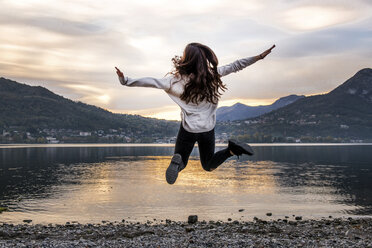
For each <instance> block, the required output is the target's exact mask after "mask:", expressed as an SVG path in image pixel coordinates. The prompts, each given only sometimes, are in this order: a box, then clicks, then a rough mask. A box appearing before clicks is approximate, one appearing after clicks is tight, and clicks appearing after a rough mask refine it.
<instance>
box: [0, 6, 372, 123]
mask: <svg viewBox="0 0 372 248" xmlns="http://www.w3.org/2000/svg"><path fill="white" fill-rule="evenodd" d="M1 6H2V8H1V9H0V32H1V33H2V34H3V35H1V36H0V54H1V56H0V76H1V77H5V78H9V79H12V80H15V81H18V82H21V83H26V84H30V85H41V86H44V87H46V88H48V89H49V90H51V91H53V92H55V93H57V94H60V95H62V96H64V97H66V98H69V99H72V100H75V101H82V102H85V103H88V104H93V105H96V106H99V107H102V108H104V109H108V110H112V111H114V112H118V113H130V114H140V115H144V116H149V117H156V118H165V119H171V120H179V118H180V114H179V109H178V107H177V106H176V105H175V104H174V103H173V101H172V100H171V99H170V98H169V97H168V96H167V94H165V93H164V92H162V91H161V90H157V89H151V88H128V87H123V86H122V85H120V84H119V81H118V79H117V76H116V74H115V70H114V67H115V66H118V67H119V68H121V70H123V72H124V74H125V75H126V76H129V77H132V78H138V77H147V76H150V77H156V78H161V77H164V76H165V75H166V74H167V73H168V72H170V71H171V70H172V62H171V58H172V57H173V56H175V55H181V54H182V52H183V49H184V47H185V45H186V44H188V43H189V42H194V41H197V42H201V43H205V44H207V45H208V46H210V47H211V48H212V49H213V50H214V51H215V53H216V54H217V56H218V58H219V64H220V65H224V64H227V63H231V62H232V61H234V60H236V59H239V58H242V57H248V56H254V55H257V54H259V53H261V52H262V51H263V50H264V49H267V48H268V47H270V46H271V45H272V44H276V46H277V47H276V48H275V49H274V51H273V53H272V54H270V55H269V56H268V57H267V58H266V59H265V60H264V61H260V62H257V63H256V64H254V65H252V66H250V67H249V68H247V69H245V70H244V71H242V72H239V73H236V74H233V75H229V76H227V77H225V78H223V81H224V82H225V83H226V85H227V87H228V90H227V91H226V92H225V93H224V95H223V96H222V98H221V100H220V102H219V106H231V105H233V104H235V103H236V102H240V103H243V104H247V105H251V106H257V105H267V104H271V103H272V102H274V101H275V100H276V99H278V98H280V97H283V96H287V95H290V94H297V95H313V94H318V93H321V92H328V91H330V90H332V89H333V88H335V87H336V86H337V85H339V84H341V83H342V82H343V81H344V80H345V79H346V78H349V77H351V76H352V75H353V74H354V73H355V72H356V71H358V70H360V69H362V68H365V67H370V66H371V65H370V57H371V56H372V54H371V49H370V41H371V39H372V34H371V23H372V22H371V20H372V14H371V13H372V5H371V4H370V3H369V2H367V1H363V0H357V1H333V0H327V1H321V2H316V3H311V4H309V2H308V1H296V2H293V1H290V2H288V1H273V0H269V1H265V2H262V1H257V0H250V1H243V0H236V1H227V0H218V1H215V0H208V1H202V2H200V1H177V2H175V1H170V0H157V1H148V0H142V1H118V0H114V1H110V3H106V2H102V1H88V0H76V1H38V0H23V1H10V0H5V1H1ZM15 13H17V14H15Z"/></svg>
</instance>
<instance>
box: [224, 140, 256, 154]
mask: <svg viewBox="0 0 372 248" xmlns="http://www.w3.org/2000/svg"><path fill="white" fill-rule="evenodd" d="M228 148H229V150H230V151H232V152H233V153H234V154H235V155H237V156H240V155H242V154H247V155H249V156H252V155H253V154H254V152H253V149H252V147H250V146H249V145H247V144H246V143H243V142H240V141H237V140H233V139H231V140H229V146H228Z"/></svg>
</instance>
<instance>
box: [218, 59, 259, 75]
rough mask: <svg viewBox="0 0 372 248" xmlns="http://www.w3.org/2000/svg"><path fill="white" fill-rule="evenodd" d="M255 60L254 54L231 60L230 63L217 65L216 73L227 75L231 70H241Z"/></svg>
mask: <svg viewBox="0 0 372 248" xmlns="http://www.w3.org/2000/svg"><path fill="white" fill-rule="evenodd" d="M256 61H257V59H256V56H254V57H247V58H243V59H238V60H236V61H234V62H232V63H231V64H228V65H224V66H220V67H218V68H217V71H218V74H220V76H221V77H223V76H226V75H229V74H230V73H232V72H237V71H240V70H243V69H244V68H246V67H247V66H249V65H251V64H253V63H255V62H256Z"/></svg>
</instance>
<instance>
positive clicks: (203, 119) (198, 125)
mask: <svg viewBox="0 0 372 248" xmlns="http://www.w3.org/2000/svg"><path fill="white" fill-rule="evenodd" d="M256 61H257V60H256V59H255V57H248V58H243V59H239V60H236V61H234V62H233V63H231V64H228V65H225V66H221V67H218V68H217V71H218V73H219V74H220V75H221V77H223V76H226V75H228V74H230V73H232V72H237V71H240V70H242V69H244V68H246V67H247V66H249V65H251V64H253V63H255V62H256ZM119 80H120V83H121V84H122V85H125V86H129V87H151V88H157V89H163V90H164V91H165V92H166V93H167V94H168V95H169V97H170V98H171V99H172V100H173V101H174V102H175V103H177V104H178V106H180V108H181V121H182V126H183V128H184V129H185V130H186V131H189V132H191V133H202V132H208V131H210V130H212V129H213V128H214V127H215V125H216V110H217V104H213V103H210V102H207V101H206V100H204V101H202V102H199V103H198V104H195V103H192V102H189V103H188V104H186V102H185V101H183V100H181V99H180V96H181V95H182V93H183V91H184V88H185V84H186V83H187V82H188V78H179V77H175V76H174V75H170V76H167V77H164V78H161V79H157V78H152V77H144V78H136V79H133V78H129V77H125V78H123V77H119Z"/></svg>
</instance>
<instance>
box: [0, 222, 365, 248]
mask: <svg viewBox="0 0 372 248" xmlns="http://www.w3.org/2000/svg"><path fill="white" fill-rule="evenodd" d="M9 246H19V247H297V246H301V247H371V246H372V219H371V218H361V219H351V218H349V219H332V220H330V219H322V220H300V221H287V219H284V220H278V221H274V220H271V221H264V220H260V219H258V218H256V220H255V221H253V222H239V221H234V222H220V221H217V222H215V221H210V222H205V221H201V222H197V223H194V224H189V223H187V222H174V221H167V222H165V223H152V222H151V221H148V222H147V223H145V224H140V223H128V222H124V223H122V222H114V223H112V222H105V223H104V224H85V225H83V224H78V223H68V224H66V225H52V224H50V225H39V224H36V225H32V224H31V225H30V224H20V225H12V224H2V225H0V247H9Z"/></svg>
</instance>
